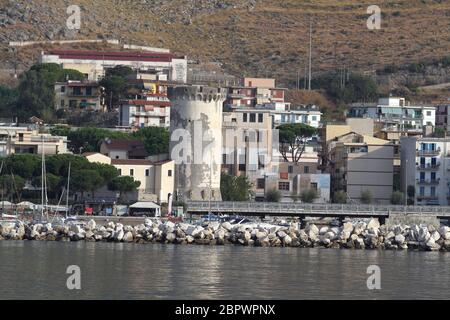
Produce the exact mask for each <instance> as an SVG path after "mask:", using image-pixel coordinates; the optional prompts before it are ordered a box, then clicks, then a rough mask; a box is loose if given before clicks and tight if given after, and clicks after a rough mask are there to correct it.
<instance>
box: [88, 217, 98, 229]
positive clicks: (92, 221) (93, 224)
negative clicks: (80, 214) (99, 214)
mask: <svg viewBox="0 0 450 320" xmlns="http://www.w3.org/2000/svg"><path fill="white" fill-rule="evenodd" d="M96 226H97V223H96V222H95V220H93V219H91V220H89V221H88V223H87V227H88V228H89V229H91V230H94V229H95V227H96Z"/></svg>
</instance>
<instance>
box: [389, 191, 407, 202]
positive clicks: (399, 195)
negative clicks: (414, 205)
mask: <svg viewBox="0 0 450 320" xmlns="http://www.w3.org/2000/svg"><path fill="white" fill-rule="evenodd" d="M404 198H405V196H404V194H403V192H400V191H394V193H392V196H391V203H392V204H402V203H403V202H404Z"/></svg>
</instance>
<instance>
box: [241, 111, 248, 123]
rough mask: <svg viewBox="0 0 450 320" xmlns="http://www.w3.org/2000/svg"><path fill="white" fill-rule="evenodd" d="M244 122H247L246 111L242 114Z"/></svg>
mask: <svg viewBox="0 0 450 320" xmlns="http://www.w3.org/2000/svg"><path fill="white" fill-rule="evenodd" d="M242 122H247V114H246V113H244V114H243V115H242Z"/></svg>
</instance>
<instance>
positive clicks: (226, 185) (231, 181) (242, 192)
mask: <svg viewBox="0 0 450 320" xmlns="http://www.w3.org/2000/svg"><path fill="white" fill-rule="evenodd" d="M251 188H252V184H251V183H250V181H249V180H248V178H247V176H245V175H241V176H238V177H235V176H232V175H229V174H226V173H223V174H222V176H221V179H220V193H221V195H222V200H223V201H248V200H250V198H251V195H252V192H251Z"/></svg>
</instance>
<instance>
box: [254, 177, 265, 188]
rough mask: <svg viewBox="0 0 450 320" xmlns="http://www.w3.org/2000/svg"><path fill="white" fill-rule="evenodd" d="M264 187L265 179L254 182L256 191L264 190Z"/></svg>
mask: <svg viewBox="0 0 450 320" xmlns="http://www.w3.org/2000/svg"><path fill="white" fill-rule="evenodd" d="M265 185H266V179H264V178H261V179H257V180H256V188H258V189H264V188H265Z"/></svg>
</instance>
